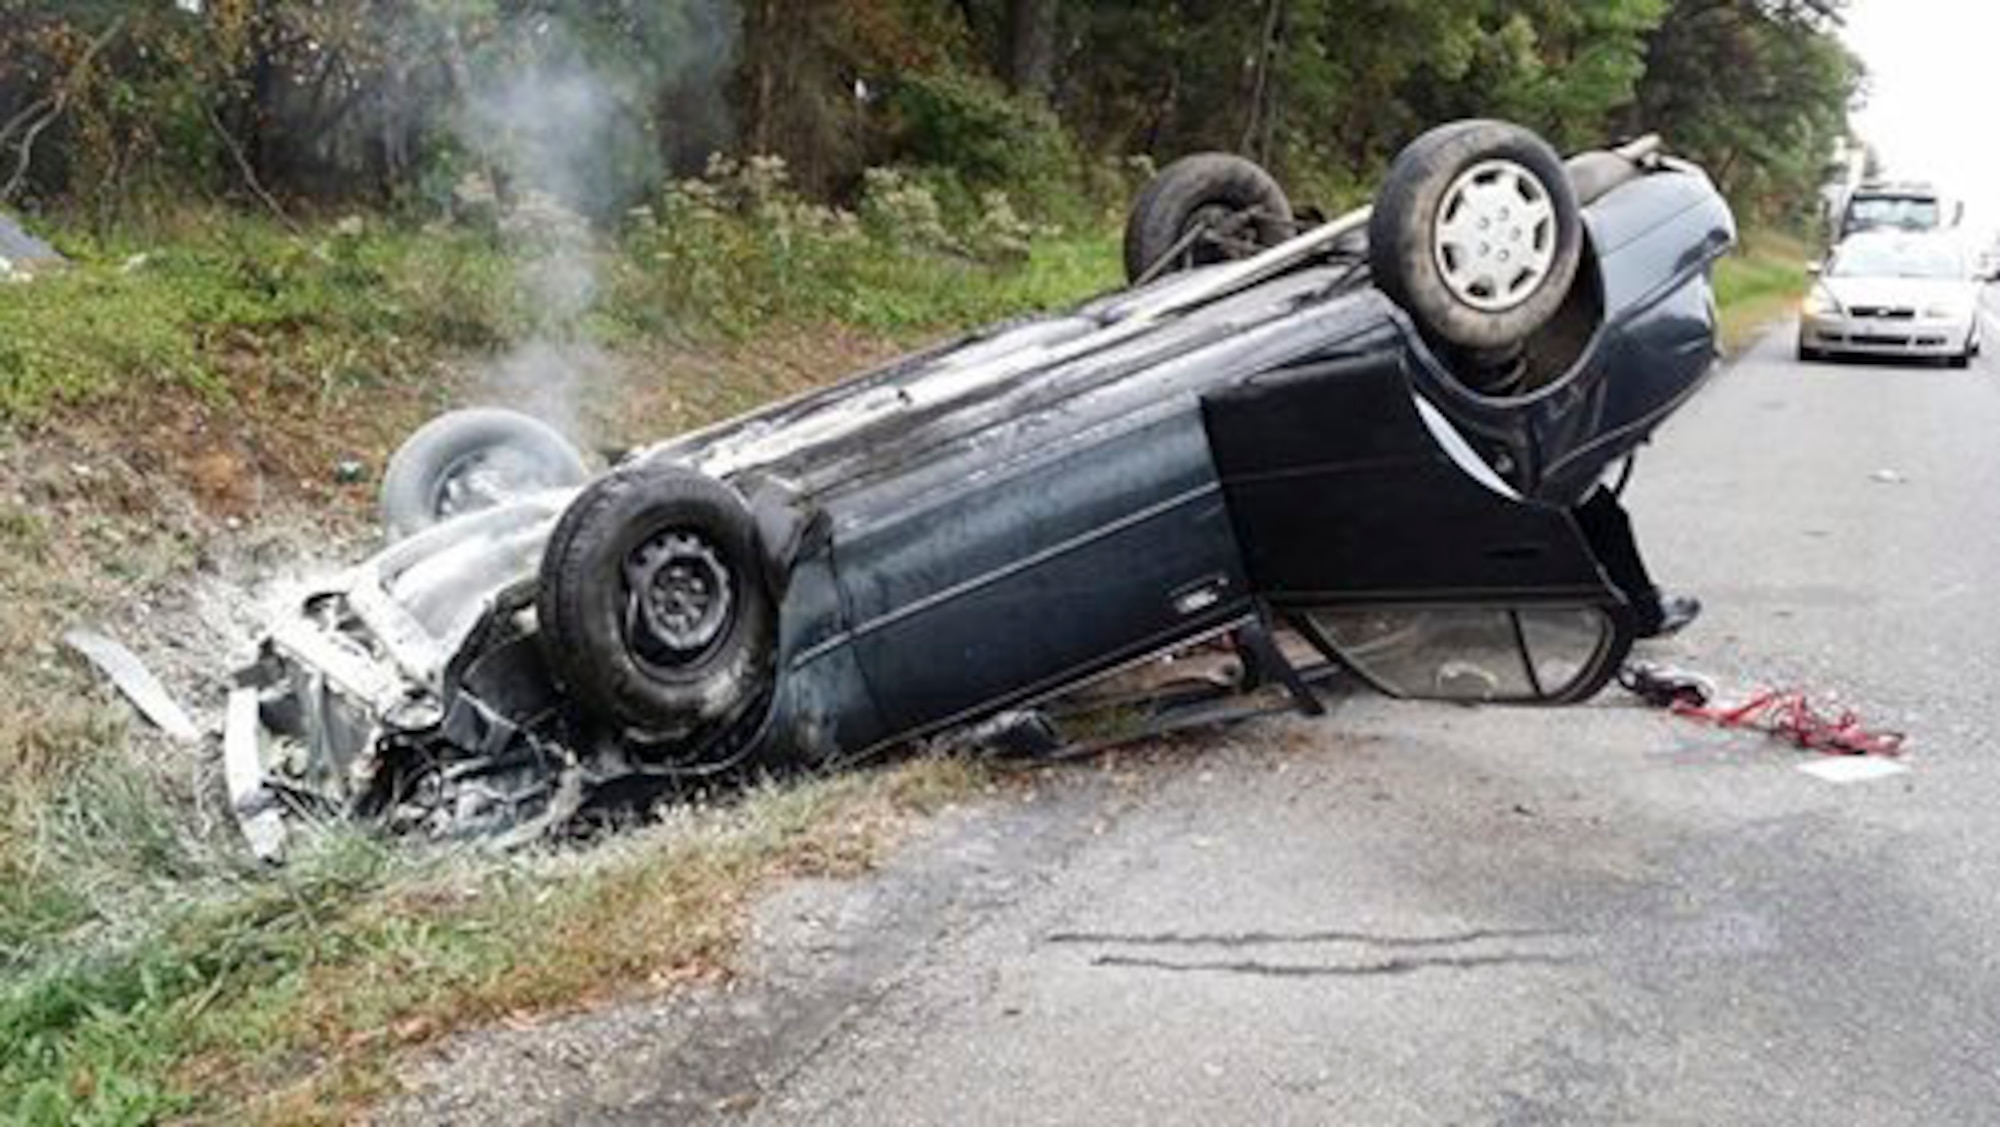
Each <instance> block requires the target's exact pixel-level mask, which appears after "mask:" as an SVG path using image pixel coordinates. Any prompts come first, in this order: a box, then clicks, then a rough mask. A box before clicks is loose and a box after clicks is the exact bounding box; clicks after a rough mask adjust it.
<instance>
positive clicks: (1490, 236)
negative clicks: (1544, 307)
mask: <svg viewBox="0 0 2000 1127" xmlns="http://www.w3.org/2000/svg"><path fill="white" fill-rule="evenodd" d="M1431 243H1432V248H1433V251H1434V253H1435V255H1436V258H1437V267H1438V273H1439V274H1440V275H1441V276H1442V277H1443V278H1444V284H1445V288H1446V289H1448V290H1450V291H1451V295H1452V296H1453V297H1454V298H1457V299H1458V300H1459V301H1461V302H1464V303H1465V304H1466V305H1469V306H1471V307H1473V308H1474V309H1478V310H1480V311H1482V312H1486V313H1500V312H1504V311H1505V310H1508V309H1512V308H1514V307H1515V306H1517V305H1519V304H1521V303H1522V302H1524V301H1526V300H1528V298H1529V297H1531V296H1533V295H1534V293H1535V291H1536V290H1538V289H1540V288H1541V285H1542V282H1543V281H1544V280H1546V279H1547V278H1548V276H1549V271H1550V269H1551V268H1552V267H1553V266H1554V265H1555V260H1556V209H1555V204H1554V202H1553V201H1552V200H1550V198H1549V191H1548V188H1547V187H1546V186H1545V185H1543V183H1542V181H1541V179H1540V178H1539V177H1537V176H1536V175H1535V174H1534V173H1532V172H1530V171H1528V169H1526V168H1524V167H1523V166H1521V165H1519V164H1516V163H1515V162H1513V161H1511V160H1489V161H1482V162H1481V163H1479V164H1476V165H1473V166H1472V167H1471V168H1469V169H1467V170H1466V171H1465V172H1464V174H1462V175H1461V176H1459V178H1458V179H1456V180H1454V181H1452V183H1451V187H1450V188H1448V189H1447V190H1446V191H1445V194H1444V202H1443V204H1442V205H1441V206H1440V207H1439V208H1438V213H1437V221H1436V225H1435V228H1434V230H1433V237H1432V240H1431Z"/></svg>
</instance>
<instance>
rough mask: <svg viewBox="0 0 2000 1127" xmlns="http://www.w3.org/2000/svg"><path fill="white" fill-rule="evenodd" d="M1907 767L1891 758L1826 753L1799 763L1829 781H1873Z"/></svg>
mask: <svg viewBox="0 0 2000 1127" xmlns="http://www.w3.org/2000/svg"><path fill="white" fill-rule="evenodd" d="M1909 769H1910V768H1909V767H1908V766H1907V765H1906V764H1902V763H1898V762H1896V761H1895V760H1893V759H1879V758H1876V757H1874V756H1870V755H1840V756H1833V755H1828V756H1822V757H1821V758H1819V759H1815V760H1813V761H1812V762H1811V763H1801V764H1799V770H1801V771H1804V772H1805V773H1806V774H1808V775H1811V776H1812V777H1813V778H1815V779H1820V780H1823V781H1825V782H1829V783H1867V782H1873V781H1874V780H1876V779H1886V778H1888V777H1889V776H1891V775H1901V774H1903V773H1905V772H1907V771H1908V770H1909Z"/></svg>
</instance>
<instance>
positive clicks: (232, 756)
mask: <svg viewBox="0 0 2000 1127" xmlns="http://www.w3.org/2000/svg"><path fill="white" fill-rule="evenodd" d="M257 709H258V693H257V690H255V689H236V690H235V691H233V692H231V693H230V694H229V712H228V715H227V718H226V719H225V720H224V722H223V727H222V775H223V780H224V781H225V782H226V783H227V784H228V787H229V805H230V808H231V809H232V810H234V811H235V812H236V821H237V823H238V824H239V825H241V826H242V827H243V837H244V839H245V840H247V841H248V842H249V843H250V852H252V853H254V854H256V855H257V857H258V859H259V860H263V861H277V860H281V859H282V858H283V857H284V852H285V812H284V807H283V806H282V805H281V804H280V802H279V800H278V796H277V795H276V794H275V793H274V792H273V791H272V790H271V788H270V787H268V786H266V785H265V784H264V766H263V763H262V761H261V760H260V758H259V756H260V750H261V749H260V748H259V747H258V744H257V725H258V723H259V721H258V714H257Z"/></svg>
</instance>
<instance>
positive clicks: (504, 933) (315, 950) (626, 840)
mask: <svg viewBox="0 0 2000 1127" xmlns="http://www.w3.org/2000/svg"><path fill="white" fill-rule="evenodd" d="M986 782H987V776H986V775H985V773H984V772H983V771H982V770H980V769H979V768H977V767H975V766H971V765H968V764H966V763H963V762H960V761H956V760H941V759H922V760H916V761H913V762H909V763H905V764H901V765H898V766H894V767H890V768H885V769H881V770H877V771H872V772H855V773H849V774H843V775H840V776H837V777H833V778H828V779H823V780H814V781H808V782H802V783H797V784H791V785H770V786H767V787H764V788H761V789H758V790H756V791H754V792H752V793H750V794H748V795H745V796H743V797H742V799H741V800H740V801H736V802H732V803H728V804H726V805H715V806H698V807H689V808H683V809H678V810H675V811H673V812H671V813H670V814H668V815H667V817H666V819H665V821H663V822H662V823H661V824H658V825H655V826H651V827H646V828H642V829H639V830H636V831H634V832H631V833H629V834H626V835H623V836H621V837H619V838H617V839H615V840H612V841H608V842H605V843H603V844H602V845H601V846H600V847H598V848H595V849H592V850H588V851H575V850H572V851H553V852H547V853H542V854H534V855H526V856H521V857H516V858H511V859H503V858H496V857H494V856H492V855H489V854H485V853H480V852H474V851H459V852H448V853H434V854H430V855H428V856H425V855H421V854H419V855H415V856H413V855H411V853H410V852H409V851H407V850H406V851H401V852H397V851H392V850H390V849H387V848H385V847H384V846H382V845H380V844H378V843H374V842H370V841H367V840H366V839H363V838H360V837H358V836H355V835H353V834H351V833H344V832H333V833H331V834H330V835H329V836H328V837H327V838H326V839H325V840H324V841H322V842H321V843H319V846H318V848H316V849H315V850H313V851H312V853H311V855H309V856H308V857H305V858H302V859H301V862H300V863H299V864H297V865H295V866H294V867H292V868H290V869H287V870H285V871H283V872H280V873H277V874H273V875H269V876H266V877H261V878H256V879H251V880H245V881H243V882H242V883H241V885H240V886H239V887H238V888H237V890H236V892H235V894H234V895H232V896H230V897H228V898H226V899H224V900H221V901H218V902H215V903H212V904H206V905H200V904H191V905H190V906H189V907H188V909H187V910H186V911H185V912H182V913H179V914H178V915H177V916H175V917H174V918H173V919H171V920H170V921H169V922H167V923H166V924H165V925H164V926H162V927H160V928H158V929H155V930H154V931H152V932H151V933H149V934H148V936H147V937H146V939H145V942H144V943H143V944H140V945H137V946H134V947H132V948H129V949H122V950H118V951H116V952H110V953H100V954H97V955H94V956H89V957H80V958H78V959H75V960H69V961H61V962H53V963H48V964H44V965H42V966H40V967H37V968H35V969H34V971H33V973H31V974H29V975H27V976H25V977H24V978H23V979H22V980H21V981H19V982H15V983H10V984H8V985H7V987H6V988H5V989H4V990H0V1061H4V1062H6V1063H4V1064H0V1090H5V1091H8V1092H10V1093H19V1095H18V1096H10V1098H9V1100H8V1101H7V1102H5V1103H0V1118H6V1117H9V1116H11V1117H16V1118H19V1119H22V1120H24V1121H27V1122H48V1123H57V1122H109V1121H133V1120H145V1119H151V1118H158V1117H164V1116H183V1117H191V1118H194V1119H205V1120H213V1121H223V1120H229V1121H241V1120H242V1119H244V1118H246V1117H247V1118H254V1119H256V1120H260V1121H264V1122H273V1123H301V1122H338V1121H345V1120H347V1119H349V1118H351V1117H352V1116H353V1115H355V1114H356V1113H357V1111H358V1110H359V1109H360V1108H361V1107H363V1106H365V1105H366V1103H368V1102H369V1101H371V1100H373V1099H375V1098H377V1097H379V1096H381V1095H383V1094H384V1093H385V1092H387V1091H388V1090H390V1088H391V1087H392V1084H393V1082H392V1080H391V1072H390V1067H389V1066H390V1064H391V1063H392V1061H393V1060H394V1057H395V1054H396V1053H397V1052H399V1051H401V1050H403V1049H406V1048H408V1047H410V1046H413V1045H418V1044H423V1043H425V1042H428V1041H431V1040H434V1039H436V1038H438V1037H441V1036H444V1035H446V1034H449V1033H452V1032H454V1031H457V1030H461V1029H465V1028H469V1027H473V1026H478V1025H482V1024H486V1023H491V1022H495V1021H512V1022H522V1021H534V1020H537V1019H539V1018H541V1017H543V1016H546V1015H549V1014H552V1013H560V1012H567V1011H571V1010H574V1009H577V1008H580V1007H583V1006H587V1005H590V1004H592V1003H596V1002H601V1001H603V1000H606V999H609V998H613V997H622V996H629V995H633V994H643V993H646V992H650V991H657V990H661V989H666V988H670V987H672V986H674V985H675V984H678V983H682V982H685V981H688V980H690V979H699V978H710V977H716V976H724V975H727V974H729V973H731V972H732V970H733V961H734V958H735V955H736V952H737V949H738V947H739V944H740V941H741V939H742V934H743V928H744V926H745V921H746V918H747V909H748V907H749V905H750V904H751V903H753V902H754V901H755V900H756V899H757V898H758V897H759V896H760V895H762V894H763V893H764V891H765V890H767V889H768V888H769V887H770V885H771V884H772V882H774V881H776V880H778V879H780V878H783V877H785V876H788V875H795V874H798V875H804V874H810V875H846V874H853V873H858V872H862V871H865V870H866V869H868V868H869V867H870V866H872V865H873V864H875V862H876V861H877V860H878V858H879V857H880V856H881V855H882V852H883V850H884V849H885V848H886V847H888V846H889V845H890V844H891V843H893V842H894V841H896V840H897V839H898V838H899V836H900V835H901V834H902V833H903V832H904V830H905V829H906V828H907V827H908V826H909V825H910V824H911V822H912V819H913V818H915V817H916V816H919V815H922V814H925V813H929V812H931V811H934V810H936V809H938V808H939V807H941V806H942V805H945V804H947V803H950V802H952V801H955V800H957V799H960V798H963V797H965V796H966V795H969V794H971V793H974V792H975V791H977V790H978V789H980V788H981V787H982V786H984V785H986Z"/></svg>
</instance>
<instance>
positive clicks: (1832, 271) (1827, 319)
mask: <svg viewBox="0 0 2000 1127" xmlns="http://www.w3.org/2000/svg"><path fill="white" fill-rule="evenodd" d="M1814 272H1815V273H1816V274H1817V275H1818V277H1817V279H1816V280H1815V281H1814V283H1813V287H1812V289H1811V291H1810V292H1808V293H1807V295H1806V300H1805V307H1804V309H1803V311H1802V314H1803V315H1802V316H1801V317H1800V319H1799V359H1800V360H1821V359H1825V358H1827V357H1830V356H1836V355H1856V356H1879V357H1890V358H1894V357H1905V358H1910V359H1942V360H1945V361H1946V362H1948V363H1950V364H1951V365H1952V366H1953V367H1956V368H1963V367H1965V366H1966V365H1967V364H1969V363H1971V362H1972V358H1973V357H1974V356H1977V355H1979V346H1980V331H1979V290H1980V283H1979V280H1978V279H1977V278H1976V277H1975V276H1974V271H1973V264H1972V262H1971V260H1970V258H1969V257H1968V256H1967V254H1966V251H1965V248H1964V246H1963V244H1962V243H1961V242H1960V241H1959V240H1958V239H1956V238H1954V237H1952V236H1950V235H1944V234H1912V233H1906V232H1896V231H1869V232H1864V233H1862V234H1859V235H1855V236H1853V237H1852V238H1849V239H1848V240H1847V241H1845V242H1843V243H1841V244H1840V245H1839V246H1838V247H1835V248H1834V251H1833V253H1832V254H1831V255H1829V256H1828V257H1827V260H1826V262H1825V263H1824V264H1823V265H1822V266H1820V267H1817V268H1815V271H1814Z"/></svg>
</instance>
